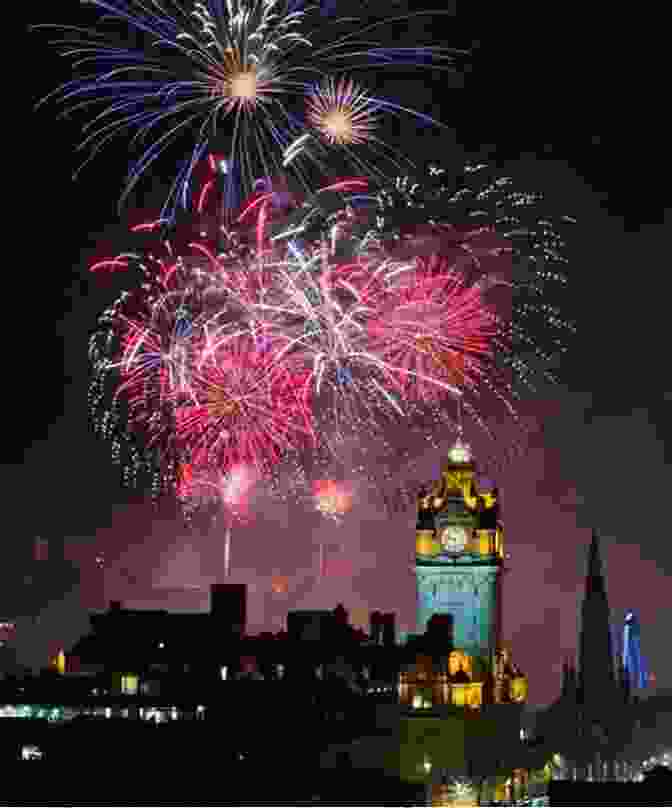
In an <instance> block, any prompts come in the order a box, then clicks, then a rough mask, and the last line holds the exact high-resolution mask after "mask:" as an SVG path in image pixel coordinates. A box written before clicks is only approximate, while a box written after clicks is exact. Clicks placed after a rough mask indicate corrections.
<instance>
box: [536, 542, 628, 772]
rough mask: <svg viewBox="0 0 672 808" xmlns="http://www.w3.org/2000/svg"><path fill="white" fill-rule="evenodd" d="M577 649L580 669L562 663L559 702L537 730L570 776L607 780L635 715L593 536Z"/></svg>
mask: <svg viewBox="0 0 672 808" xmlns="http://www.w3.org/2000/svg"><path fill="white" fill-rule="evenodd" d="M578 646H579V658H578V669H577V667H575V665H574V663H573V661H572V660H566V661H565V663H564V665H563V677H562V687H561V692H560V696H559V698H558V699H557V701H556V702H555V703H554V704H552V705H551V706H550V707H549V708H548V710H546V711H545V713H544V714H542V715H541V716H540V720H539V729H540V732H541V734H542V735H544V736H546V737H547V738H549V739H552V743H553V745H554V749H555V750H556V751H558V752H562V754H563V755H564V757H565V758H566V760H567V766H568V769H569V772H568V776H570V777H572V778H575V779H585V778H589V779H591V780H607V779H609V778H610V777H612V776H614V775H615V772H616V771H617V770H618V767H619V765H620V762H621V761H622V760H623V754H624V749H625V747H626V745H627V743H628V740H629V739H630V737H631V735H632V729H633V712H632V709H631V708H632V699H631V693H630V687H629V685H628V681H627V676H625V674H624V671H623V670H622V667H619V666H617V665H616V664H615V661H616V657H615V652H616V649H615V648H614V647H613V644H612V632H611V618H610V610H609V601H608V597H607V587H606V581H605V576H604V571H603V565H602V559H601V555H600V544H599V537H598V534H597V531H593V535H592V538H591V542H590V545H589V547H588V554H587V567H586V578H585V588H584V596H583V601H582V604H581V626H580V631H579V643H578Z"/></svg>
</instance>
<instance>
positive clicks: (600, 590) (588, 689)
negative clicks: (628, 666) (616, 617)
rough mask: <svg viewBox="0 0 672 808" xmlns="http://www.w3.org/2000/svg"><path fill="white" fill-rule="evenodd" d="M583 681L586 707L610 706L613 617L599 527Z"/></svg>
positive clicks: (587, 597)
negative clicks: (600, 544) (603, 563)
mask: <svg viewBox="0 0 672 808" xmlns="http://www.w3.org/2000/svg"><path fill="white" fill-rule="evenodd" d="M579 681H580V686H581V687H580V689H581V699H582V702H583V704H584V706H585V707H586V708H591V707H593V708H596V709H598V710H600V711H601V710H602V709H603V708H607V706H608V701H609V700H610V699H611V698H612V697H613V695H614V690H615V684H616V679H615V676H614V655H613V648H612V640H611V620H610V613H609V602H608V600H607V588H606V584H605V580H604V573H603V570H602V560H601V557H600V547H599V537H598V534H597V531H595V530H594V531H593V536H592V539H591V542H590V546H589V548H588V563H587V570H586V584H585V594H584V598H583V604H582V606H581V632H580V637H579Z"/></svg>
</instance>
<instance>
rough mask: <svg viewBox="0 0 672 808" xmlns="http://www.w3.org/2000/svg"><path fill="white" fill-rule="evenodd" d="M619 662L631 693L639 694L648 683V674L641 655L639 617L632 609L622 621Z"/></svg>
mask: <svg viewBox="0 0 672 808" xmlns="http://www.w3.org/2000/svg"><path fill="white" fill-rule="evenodd" d="M621 664H622V666H623V671H624V674H625V676H626V679H627V684H628V686H629V688H630V691H631V693H632V694H633V695H634V696H640V695H641V693H642V691H643V690H645V689H646V687H647V685H648V683H649V675H648V670H647V665H646V660H645V659H644V656H643V655H642V648H641V629H640V625H639V618H638V617H637V614H636V613H635V612H634V611H632V610H629V611H628V612H626V615H625V620H624V621H623V646H622V654H621Z"/></svg>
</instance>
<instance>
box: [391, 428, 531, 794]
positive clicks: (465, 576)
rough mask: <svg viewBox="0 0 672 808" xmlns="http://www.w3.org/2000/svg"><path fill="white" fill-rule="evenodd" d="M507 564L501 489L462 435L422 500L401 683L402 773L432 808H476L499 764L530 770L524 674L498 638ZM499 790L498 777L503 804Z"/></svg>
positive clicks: (418, 519)
mask: <svg viewBox="0 0 672 808" xmlns="http://www.w3.org/2000/svg"><path fill="white" fill-rule="evenodd" d="M504 558H505V555H504V528H503V524H502V522H501V520H500V513H499V492H498V489H497V488H496V486H495V485H494V484H493V483H492V482H491V481H489V480H486V479H484V478H482V477H479V476H478V474H477V469H476V464H475V463H474V461H473V459H472V456H471V451H470V448H469V446H468V445H467V444H466V443H464V442H463V441H462V439H461V438H460V437H458V439H457V441H456V442H455V444H454V445H453V446H452V448H451V449H450V451H449V453H448V458H447V462H446V463H445V465H444V466H443V469H442V472H441V478H440V479H439V480H438V481H437V482H435V483H434V484H433V485H432V486H431V487H429V488H425V489H422V490H421V491H420V494H419V496H418V517H417V525H416V562H415V568H414V569H415V576H416V586H417V629H418V634H417V635H415V636H411V637H409V639H408V642H407V645H406V650H405V656H406V662H405V664H402V666H401V670H400V673H399V679H398V698H399V705H400V707H401V708H402V716H401V728H400V732H401V738H400V742H401V771H402V777H406V778H408V779H413V778H417V779H420V780H423V781H425V782H427V783H428V785H429V788H430V797H429V798H430V800H431V804H432V805H476V804H477V796H478V795H477V794H476V790H475V789H473V788H471V787H470V785H469V779H468V775H469V773H470V772H472V771H474V770H475V767H476V769H477V768H478V767H479V766H480V767H481V769H483V768H484V769H485V771H486V773H487V775H488V776H489V788H490V793H493V790H494V789H495V788H496V783H495V779H496V778H495V777H494V775H495V771H496V770H497V769H498V768H501V766H502V761H503V760H507V761H508V763H507V765H508V766H509V771H510V772H511V773H512V776H513V772H514V771H517V769H518V767H520V766H521V765H524V763H522V762H521V761H523V760H525V754H524V750H523V746H522V742H521V740H520V722H521V710H522V706H523V704H524V703H525V702H526V700H527V678H526V676H525V675H524V674H523V673H522V671H521V670H520V669H519V668H518V667H517V666H516V665H515V663H514V662H513V659H512V656H511V652H510V650H509V649H508V648H505V647H504V646H503V644H502V640H501V632H502V621H501V613H502V576H503V573H504ZM496 761H499V763H496ZM446 772H449V773H452V775H454V776H448V778H447V779H446ZM459 776H462V777H463V780H459ZM455 777H458V779H457V780H456V779H455ZM520 777H523V775H521V776H520ZM464 778H466V779H464ZM523 779H524V778H523ZM521 782H522V780H521ZM503 789H504V781H503V780H502V782H501V783H500V792H501V793H500V794H499V798H500V799H501V798H503V796H504V791H503Z"/></svg>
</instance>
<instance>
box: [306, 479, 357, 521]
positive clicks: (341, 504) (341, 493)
mask: <svg viewBox="0 0 672 808" xmlns="http://www.w3.org/2000/svg"><path fill="white" fill-rule="evenodd" d="M313 494H314V497H315V507H316V508H317V510H318V511H319V512H320V513H322V514H324V515H325V516H328V517H329V518H331V519H334V520H336V521H338V520H339V519H340V517H342V516H343V514H345V513H347V512H348V511H349V510H350V509H351V507H352V494H351V492H350V490H349V489H348V488H347V487H346V486H345V485H344V484H342V483H341V484H339V483H337V482H336V481H335V480H318V481H317V482H316V483H315V484H314V486H313Z"/></svg>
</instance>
